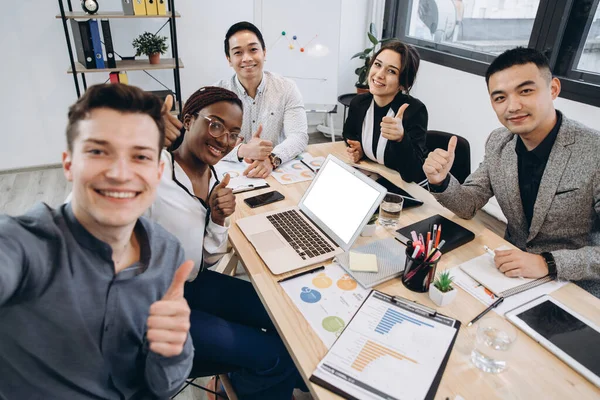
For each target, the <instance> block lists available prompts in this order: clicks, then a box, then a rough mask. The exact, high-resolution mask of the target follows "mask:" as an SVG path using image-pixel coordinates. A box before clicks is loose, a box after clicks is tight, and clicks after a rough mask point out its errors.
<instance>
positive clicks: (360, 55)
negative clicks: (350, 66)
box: [350, 50, 368, 60]
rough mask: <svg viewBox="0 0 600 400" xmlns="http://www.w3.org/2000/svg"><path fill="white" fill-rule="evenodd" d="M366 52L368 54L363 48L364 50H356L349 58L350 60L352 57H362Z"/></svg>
mask: <svg viewBox="0 0 600 400" xmlns="http://www.w3.org/2000/svg"><path fill="white" fill-rule="evenodd" d="M367 54H368V53H367V51H366V50H365V51H361V52H358V53H356V54H355V55H353V56H352V57H350V59H351V60H352V59H353V58H356V57H360V58H362V57H364V56H366V55H367Z"/></svg>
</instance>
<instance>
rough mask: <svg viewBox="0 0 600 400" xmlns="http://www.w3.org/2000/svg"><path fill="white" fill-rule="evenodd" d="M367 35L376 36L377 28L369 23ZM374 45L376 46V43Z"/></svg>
mask: <svg viewBox="0 0 600 400" xmlns="http://www.w3.org/2000/svg"><path fill="white" fill-rule="evenodd" d="M368 33H370V34H371V35H373V36H377V27H376V26H375V24H374V23H373V22H371V23H370V24H369V32H368ZM375 44H377V43H375Z"/></svg>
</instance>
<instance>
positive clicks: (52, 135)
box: [0, 0, 600, 170]
mask: <svg viewBox="0 0 600 400" xmlns="http://www.w3.org/2000/svg"><path fill="white" fill-rule="evenodd" d="M371 1H372V0H342V11H341V12H342V15H341V33H340V37H341V39H340V58H339V63H338V68H339V73H338V91H339V93H340V94H343V93H350V92H354V91H355V89H354V83H355V81H356V75H355V74H354V69H355V68H356V67H358V66H359V65H360V62H359V60H352V61H350V57H351V56H352V55H353V54H354V53H357V52H359V51H361V50H363V49H364V46H365V36H366V30H367V26H368V22H367V19H368V15H369V11H370V9H371ZM65 3H66V2H65ZM72 3H73V6H74V7H75V6H77V7H78V4H79V2H78V1H76V0H72ZM176 3H177V4H176V5H177V9H178V11H179V12H180V13H181V15H182V18H180V19H178V21H177V27H178V37H179V52H180V57H181V58H182V59H183V62H184V65H185V68H183V69H182V70H181V81H182V95H183V98H184V99H185V98H187V97H188V96H189V95H190V94H191V93H192V92H193V91H194V90H196V89H197V88H198V87H200V86H202V85H207V84H211V83H213V82H215V81H217V80H218V79H221V78H222V77H224V76H225V77H226V76H230V75H231V74H232V73H233V71H232V70H231V68H230V67H229V65H228V64H227V61H226V59H225V54H224V53H223V37H224V35H225V30H226V29H227V27H229V26H230V25H231V24H233V23H234V22H237V21H240V20H249V21H252V20H253V10H254V4H253V1H251V0H220V1H212V0H178V1H177V2H176ZM120 4H121V2H120V0H103V1H102V2H100V6H101V7H102V10H105V11H108V10H120V9H121V6H120ZM76 9H77V8H76ZM58 13H59V10H58V5H57V2H55V1H43V2H39V4H38V5H37V6H36V7H35V9H33V10H32V8H31V7H30V6H28V2H24V1H18V2H13V4H12V5H11V7H10V8H9V9H8V11H7V12H6V13H2V14H0V45H1V48H2V49H3V51H4V55H5V58H4V61H3V68H2V72H3V76H4V82H3V89H4V95H3V96H2V97H1V98H0V121H1V123H2V125H1V127H2V129H1V130H0V135H1V138H2V147H0V170H6V169H14V168H24V167H32V166H39V165H47V164H55V163H59V162H60V154H61V152H62V151H63V149H64V147H65V140H64V128H65V126H66V113H67V108H68V106H69V105H70V104H72V103H73V102H74V101H75V100H76V94H75V88H74V85H73V80H72V77H71V75H67V74H66V70H67V68H68V53H67V47H66V45H65V39H64V34H63V29H62V24H61V22H60V20H57V19H55V18H54V16H55V15H56V14H58ZM163 22H164V20H161V19H156V20H154V19H148V20H138V19H136V20H116V19H112V20H111V28H112V31H113V40H114V42H115V50H116V51H117V52H119V53H120V54H122V55H131V54H133V49H132V47H131V40H132V39H133V38H134V37H135V36H137V35H138V34H140V33H142V32H143V31H145V30H148V31H152V32H154V31H156V30H157V29H158V28H159V27H160V26H161V24H162V23H163ZM307 23H310V21H307ZM163 32H164V34H165V35H168V29H165V30H163ZM166 56H167V57H169V56H170V54H167V55H166ZM267 68H268V62H267ZM153 75H155V76H156V77H157V78H159V79H161V80H164V81H165V83H166V84H167V86H169V87H172V86H173V82H172V73H171V72H170V71H158V72H153ZM87 78H88V84H92V83H95V82H104V81H105V80H106V79H107V78H108V77H107V74H105V73H99V74H87ZM129 79H130V83H131V84H134V85H138V86H142V87H144V88H145V89H149V90H154V89H160V88H161V87H160V85H159V84H157V83H156V82H154V81H153V80H152V79H151V78H149V77H147V76H146V75H145V74H144V73H143V72H130V73H129ZM413 95H414V96H416V97H418V98H419V99H421V100H422V101H423V102H424V103H425V104H426V105H427V108H428V109H429V118H430V123H429V127H430V129H439V130H446V131H450V132H455V133H457V134H460V135H462V136H465V137H466V138H467V139H468V140H469V141H470V142H471V149H472V153H473V154H472V163H473V167H476V166H477V164H478V163H479V162H480V160H481V159H482V157H483V144H484V141H485V138H486V137H487V135H488V134H489V132H491V131H492V129H494V128H496V127H497V126H499V123H498V121H497V119H496V117H495V114H494V113H493V111H492V108H491V106H490V104H489V100H488V97H487V92H486V88H485V83H484V80H483V78H482V77H479V76H475V75H471V74H467V73H464V72H460V71H456V70H453V69H450V68H445V67H442V66H439V65H436V64H431V63H427V62H423V63H422V66H421V70H420V72H419V77H418V79H417V83H416V85H415V88H414V89H413ZM556 106H557V108H559V109H561V110H562V111H564V112H565V114H566V115H567V116H568V117H570V118H574V119H577V120H579V121H581V122H583V123H585V124H587V125H590V126H593V127H595V128H599V127H600V123H599V121H598V119H599V117H598V115H600V114H599V111H600V110H598V108H597V107H591V106H587V105H584V104H580V103H576V102H573V101H569V100H564V99H559V100H557V102H556ZM338 109H339V110H340V112H339V113H338V116H337V118H336V126H337V127H338V128H340V127H341V120H342V112H341V111H342V110H343V107H342V106H341V105H340V107H338ZM316 120H318V121H316ZM320 120H321V118H317V119H314V118H313V117H311V118H309V123H310V122H313V123H316V122H320Z"/></svg>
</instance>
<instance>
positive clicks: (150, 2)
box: [146, 0, 158, 15]
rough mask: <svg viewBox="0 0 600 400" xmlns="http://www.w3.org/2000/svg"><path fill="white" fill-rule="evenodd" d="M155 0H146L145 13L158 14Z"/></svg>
mask: <svg viewBox="0 0 600 400" xmlns="http://www.w3.org/2000/svg"><path fill="white" fill-rule="evenodd" d="M156 2H157V0H146V15H158V7H157V6H156Z"/></svg>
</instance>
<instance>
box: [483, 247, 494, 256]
mask: <svg viewBox="0 0 600 400" xmlns="http://www.w3.org/2000/svg"><path fill="white" fill-rule="evenodd" d="M483 248H484V249H485V251H487V253H488V254H489V255H490V256H492V257H496V253H494V250H492V249H490V248H489V247H487V246H483Z"/></svg>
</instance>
